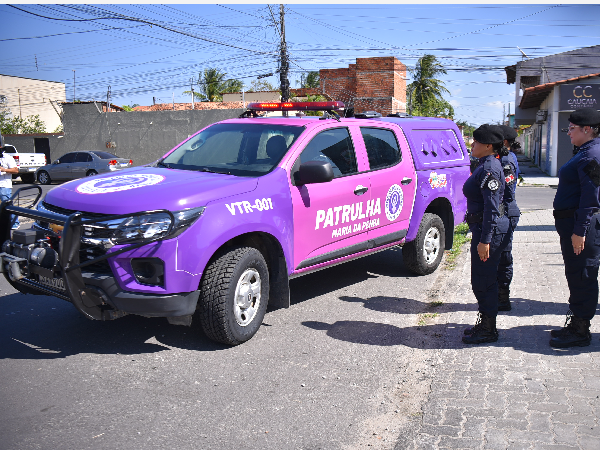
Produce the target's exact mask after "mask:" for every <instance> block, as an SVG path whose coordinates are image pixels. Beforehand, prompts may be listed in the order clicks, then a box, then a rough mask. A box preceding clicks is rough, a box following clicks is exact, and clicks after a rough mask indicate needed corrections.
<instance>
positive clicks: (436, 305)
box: [429, 300, 444, 308]
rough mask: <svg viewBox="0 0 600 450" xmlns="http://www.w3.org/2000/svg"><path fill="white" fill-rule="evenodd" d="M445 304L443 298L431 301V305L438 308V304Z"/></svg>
mask: <svg viewBox="0 0 600 450" xmlns="http://www.w3.org/2000/svg"><path fill="white" fill-rule="evenodd" d="M443 304H444V302H443V301H441V300H435V301H433V302H430V303H429V306H431V307H433V308H437V307H438V306H442V305H443Z"/></svg>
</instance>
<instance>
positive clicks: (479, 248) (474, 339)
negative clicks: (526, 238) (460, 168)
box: [462, 125, 509, 344]
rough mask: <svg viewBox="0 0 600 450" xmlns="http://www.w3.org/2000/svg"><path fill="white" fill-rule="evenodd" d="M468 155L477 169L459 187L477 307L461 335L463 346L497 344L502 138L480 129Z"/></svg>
mask: <svg viewBox="0 0 600 450" xmlns="http://www.w3.org/2000/svg"><path fill="white" fill-rule="evenodd" d="M473 139H474V140H473V145H472V154H473V156H475V157H476V158H479V165H478V166H477V168H476V169H475V171H474V172H473V174H472V175H471V176H470V177H469V178H468V179H467V181H466V182H465V184H464V186H463V193H464V194H465V197H466V198H467V215H466V217H465V220H466V222H467V223H468V224H469V229H470V230H471V232H472V239H471V288H472V289H473V293H474V294H475V297H476V298H477V303H478V305H479V316H478V319H477V323H476V324H475V326H474V327H472V328H467V329H466V330H465V331H464V334H465V336H463V338H462V340H463V342H464V343H466V344H481V343H484V342H495V341H497V340H498V330H497V329H496V316H497V314H498V280H497V276H498V263H499V262H500V255H501V253H502V251H503V249H504V248H503V247H504V245H505V242H504V241H505V236H506V233H507V232H508V227H509V225H508V218H507V217H506V216H505V214H504V205H503V204H502V199H503V194H504V188H505V184H506V182H505V177H504V171H503V169H502V165H501V164H500V161H499V160H498V159H496V154H497V153H498V152H499V151H500V149H501V148H502V146H503V141H504V135H503V133H502V130H501V129H500V128H499V127H497V126H495V125H482V126H480V127H479V128H477V129H476V130H475V131H474V132H473Z"/></svg>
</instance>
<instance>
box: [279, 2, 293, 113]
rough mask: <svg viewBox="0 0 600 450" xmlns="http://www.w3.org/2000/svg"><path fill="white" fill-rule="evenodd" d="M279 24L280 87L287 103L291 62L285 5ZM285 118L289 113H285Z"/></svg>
mask: <svg viewBox="0 0 600 450" xmlns="http://www.w3.org/2000/svg"><path fill="white" fill-rule="evenodd" d="M279 21H280V22H279V23H280V25H281V46H280V56H279V59H280V61H279V83H280V84H279V86H280V89H281V101H282V102H287V101H289V100H290V82H289V80H288V70H289V67H290V66H289V62H288V55H287V45H286V43H285V10H284V8H283V4H280V5H279ZM284 116H287V112H286V111H284Z"/></svg>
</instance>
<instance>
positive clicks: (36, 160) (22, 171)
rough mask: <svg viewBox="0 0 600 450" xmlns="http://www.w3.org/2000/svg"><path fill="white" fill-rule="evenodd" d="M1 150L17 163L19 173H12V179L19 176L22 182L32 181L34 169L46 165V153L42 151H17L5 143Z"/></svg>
mask: <svg viewBox="0 0 600 450" xmlns="http://www.w3.org/2000/svg"><path fill="white" fill-rule="evenodd" d="M2 151H3V152H4V153H6V154H8V155H10V156H12V157H13V158H14V160H15V162H16V163H17V167H18V168H19V173H14V174H13V176H12V178H13V180H14V179H15V178H17V177H21V181H22V182H23V183H33V182H34V181H35V180H36V178H35V173H36V170H37V169H39V168H40V167H43V166H45V165H46V162H47V161H46V155H44V154H43V153H23V152H19V151H18V150H17V149H16V148H15V146H14V145H5V146H4V147H3V148H2Z"/></svg>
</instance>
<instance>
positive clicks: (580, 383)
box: [395, 174, 600, 450]
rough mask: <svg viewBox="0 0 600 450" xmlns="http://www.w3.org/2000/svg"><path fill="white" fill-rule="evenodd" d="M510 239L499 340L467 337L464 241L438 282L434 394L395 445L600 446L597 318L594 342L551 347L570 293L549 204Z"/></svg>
mask: <svg viewBox="0 0 600 450" xmlns="http://www.w3.org/2000/svg"><path fill="white" fill-rule="evenodd" d="M535 178H536V176H535V175H534V177H533V178H532V177H530V176H529V175H528V174H526V175H525V176H524V179H525V180H532V179H535ZM544 178H545V177H542V176H540V177H537V179H538V180H540V179H543V181H544V182H546V181H547V180H545V179H544ZM548 178H550V177H548ZM513 243H514V246H513V257H514V271H515V274H514V278H513V281H512V285H511V295H510V296H511V301H512V305H513V309H512V311H510V312H505V313H500V315H499V316H498V320H497V326H498V329H499V333H500V338H499V340H498V342H495V343H492V344H484V345H475V346H468V345H465V344H463V343H462V341H461V337H462V334H463V330H464V329H465V328H466V327H467V326H471V325H473V324H474V323H475V319H476V315H477V302H476V299H475V297H474V295H473V293H472V291H471V286H470V254H469V251H468V244H466V245H465V247H464V248H463V250H464V251H463V252H462V254H461V256H460V257H459V260H458V262H457V264H456V267H455V268H454V270H453V273H452V275H450V276H446V277H445V279H444V280H443V283H442V285H441V286H440V287H439V291H440V295H439V298H440V299H443V304H442V305H441V306H440V307H439V308H437V310H436V311H437V312H438V314H439V316H437V317H436V319H435V320H434V321H431V322H430V323H429V324H428V325H427V328H430V329H431V331H432V332H433V331H435V332H436V333H437V335H439V336H441V342H440V344H439V349H437V350H434V351H433V355H431V360H432V362H431V367H430V369H431V375H430V382H431V384H430V391H429V394H428V397H427V400H426V402H425V404H424V406H423V407H422V409H421V414H420V415H419V416H418V417H415V418H413V420H412V421H411V422H410V424H409V425H407V426H406V427H404V429H403V430H402V431H401V433H400V436H399V440H398V441H397V443H396V446H395V450H409V449H410V450H417V449H418V450H425V449H450V448H451V449H461V448H465V449H547V450H559V449H560V450H562V449H579V450H598V449H600V376H599V375H600V340H599V339H598V338H599V335H600V319H599V318H598V316H597V317H596V318H595V319H594V320H592V327H591V331H592V336H593V339H592V343H591V345H590V346H589V347H580V348H571V349H563V350H558V349H553V348H551V347H550V346H549V339H550V333H549V331H550V330H551V329H557V328H560V327H561V326H563V325H564V320H565V314H566V312H567V310H568V303H567V299H568V295H569V291H568V287H567V284H566V280H565V275H564V265H563V261H562V256H561V253H560V245H559V239H558V235H557V233H556V230H555V228H554V220H553V217H552V210H551V209H544V210H534V211H528V212H525V213H524V214H522V216H521V219H520V222H519V225H518V227H517V229H516V231H515V235H514V241H513ZM430 334H431V333H430Z"/></svg>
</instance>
